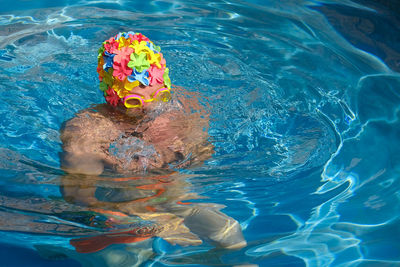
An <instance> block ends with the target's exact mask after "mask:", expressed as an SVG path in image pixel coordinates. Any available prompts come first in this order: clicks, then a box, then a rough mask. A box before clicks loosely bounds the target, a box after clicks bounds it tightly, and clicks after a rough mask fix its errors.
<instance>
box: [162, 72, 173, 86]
mask: <svg viewBox="0 0 400 267" xmlns="http://www.w3.org/2000/svg"><path fill="white" fill-rule="evenodd" d="M163 78H164V85H165V86H167V88H168V89H171V79H170V78H169V69H168V68H165V70H164V74H163Z"/></svg>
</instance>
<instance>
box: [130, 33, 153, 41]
mask: <svg viewBox="0 0 400 267" xmlns="http://www.w3.org/2000/svg"><path fill="white" fill-rule="evenodd" d="M129 37H130V39H131V41H132V42H133V41H134V40H138V41H139V43H140V42H141V41H146V42H148V41H150V39H149V38H147V37H146V36H144V35H143V34H141V33H137V34H135V35H133V36H132V35H130V36H129Z"/></svg>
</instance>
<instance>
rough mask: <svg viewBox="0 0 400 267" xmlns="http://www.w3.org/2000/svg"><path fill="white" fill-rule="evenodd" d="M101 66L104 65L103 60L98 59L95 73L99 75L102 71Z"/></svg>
mask: <svg viewBox="0 0 400 267" xmlns="http://www.w3.org/2000/svg"><path fill="white" fill-rule="evenodd" d="M103 65H104V58H103V57H99V59H98V63H97V73H98V74H100V73H101V72H102V71H103Z"/></svg>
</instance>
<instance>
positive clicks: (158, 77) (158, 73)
mask: <svg viewBox="0 0 400 267" xmlns="http://www.w3.org/2000/svg"><path fill="white" fill-rule="evenodd" d="M163 75H164V69H159V68H157V67H156V66H151V68H150V69H149V80H150V85H155V84H159V83H163V82H164V77H163Z"/></svg>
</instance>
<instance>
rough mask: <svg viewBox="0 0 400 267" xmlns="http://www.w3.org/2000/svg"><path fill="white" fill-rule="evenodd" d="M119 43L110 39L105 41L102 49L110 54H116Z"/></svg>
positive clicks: (112, 38)
mask: <svg viewBox="0 0 400 267" xmlns="http://www.w3.org/2000/svg"><path fill="white" fill-rule="evenodd" d="M118 46H119V43H118V42H117V41H115V39H114V37H111V38H110V39H108V40H107V41H105V44H104V48H105V49H106V51H107V52H108V53H110V54H116V52H118Z"/></svg>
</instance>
